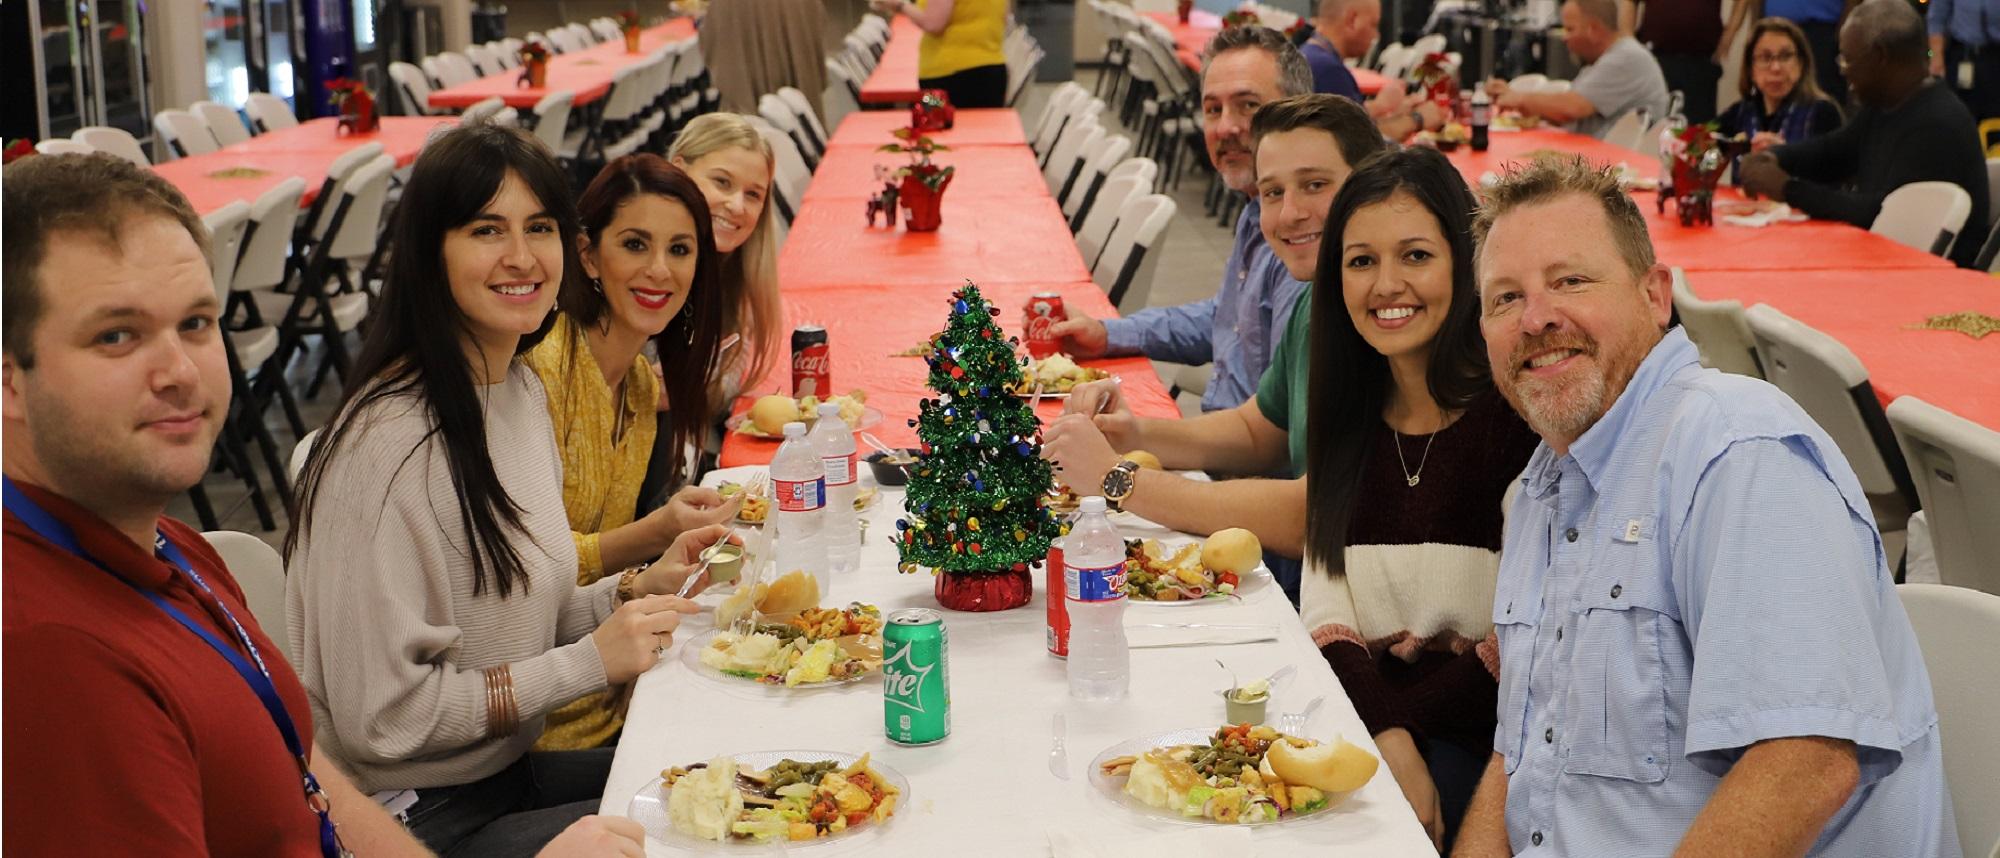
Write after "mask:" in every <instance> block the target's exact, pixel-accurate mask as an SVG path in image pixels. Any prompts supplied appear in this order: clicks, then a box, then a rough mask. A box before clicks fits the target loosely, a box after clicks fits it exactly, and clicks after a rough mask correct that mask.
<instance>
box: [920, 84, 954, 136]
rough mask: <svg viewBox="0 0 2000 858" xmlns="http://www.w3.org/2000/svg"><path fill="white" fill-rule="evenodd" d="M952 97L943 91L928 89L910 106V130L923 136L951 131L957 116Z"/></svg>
mask: <svg viewBox="0 0 2000 858" xmlns="http://www.w3.org/2000/svg"><path fill="white" fill-rule="evenodd" d="M957 112H958V111H956V110H954V109H952V106H951V96H949V95H947V94H946V93H945V91H944V90H942V89H927V90H924V94H923V95H922V96H921V97H919V98H918V99H917V103H916V104H912V105H910V128H911V130H914V131H916V132H917V133H919V134H921V133H924V132H928V131H949V130H951V125H952V122H953V121H954V117H955V114H957Z"/></svg>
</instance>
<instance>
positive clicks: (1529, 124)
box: [1490, 112, 1542, 131]
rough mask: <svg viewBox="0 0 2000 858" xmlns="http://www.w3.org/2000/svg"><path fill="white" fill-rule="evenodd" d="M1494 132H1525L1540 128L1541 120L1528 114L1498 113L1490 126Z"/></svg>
mask: <svg viewBox="0 0 2000 858" xmlns="http://www.w3.org/2000/svg"><path fill="white" fill-rule="evenodd" d="M1490 127H1491V128H1492V130H1494V131H1527V130H1530V129H1534V128H1540V127H1542V118H1541V117H1539V116H1535V115H1533V114H1529V113H1498V112H1496V113H1495V115H1494V117H1493V124H1492V126H1490Z"/></svg>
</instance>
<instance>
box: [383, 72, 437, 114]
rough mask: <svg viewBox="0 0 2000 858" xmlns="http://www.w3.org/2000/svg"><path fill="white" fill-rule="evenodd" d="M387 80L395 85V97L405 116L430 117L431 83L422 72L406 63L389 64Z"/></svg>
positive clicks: (431, 112)
mask: <svg viewBox="0 0 2000 858" xmlns="http://www.w3.org/2000/svg"><path fill="white" fill-rule="evenodd" d="M389 80H390V81H392V82H393V83H395V85H396V95H397V97H398V100H400V101H401V102H402V103H403V115H405V116H431V115H433V111H432V110H431V105H430V99H431V82H430V77H429V76H428V75H425V74H424V70H423V69H420V68H417V67H416V66H413V65H410V64H409V63H406V62H401V61H397V62H392V63H390V64H389Z"/></svg>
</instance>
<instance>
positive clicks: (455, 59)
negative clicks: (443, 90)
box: [435, 51, 479, 86]
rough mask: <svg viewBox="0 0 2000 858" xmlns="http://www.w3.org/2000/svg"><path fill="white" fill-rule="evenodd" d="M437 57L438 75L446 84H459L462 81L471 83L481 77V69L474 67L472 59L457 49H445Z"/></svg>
mask: <svg viewBox="0 0 2000 858" xmlns="http://www.w3.org/2000/svg"><path fill="white" fill-rule="evenodd" d="M435 59H436V60H437V68H438V77H439V78H440V79H441V80H442V81H443V82H444V85H445V86H457V85H459V84H461V83H471V82H472V81H475V80H478V79H479V70H478V69H477V68H474V67H473V65H472V60H470V59H467V58H466V56H465V55H464V54H461V53H458V52H457V51H444V52H441V53H439V54H438V55H437V56H436V57H435Z"/></svg>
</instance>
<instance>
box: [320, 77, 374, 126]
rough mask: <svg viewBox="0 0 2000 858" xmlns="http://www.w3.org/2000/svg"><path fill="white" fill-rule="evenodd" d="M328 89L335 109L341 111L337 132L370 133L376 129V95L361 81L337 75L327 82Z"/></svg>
mask: <svg viewBox="0 0 2000 858" xmlns="http://www.w3.org/2000/svg"><path fill="white" fill-rule="evenodd" d="M326 91H327V94H328V96H329V97H331V99H332V100H333V109H335V110H337V111H340V124H339V125H338V126H336V127H335V133H339V132H341V131H346V132H348V133H351V134H368V133H370V132H373V131H374V130H375V126H376V123H377V120H376V117H375V96H374V95H373V94H372V93H370V92H369V91H368V87H366V86H364V85H362V83H361V81H358V80H355V79H353V78H346V77H337V78H334V79H333V80H330V81H327V82H326Z"/></svg>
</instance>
